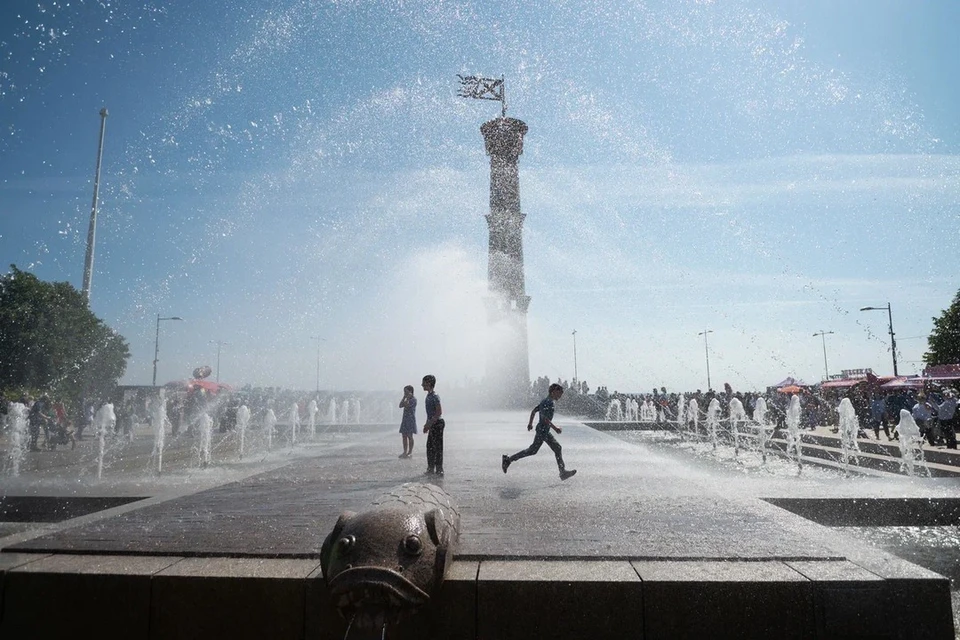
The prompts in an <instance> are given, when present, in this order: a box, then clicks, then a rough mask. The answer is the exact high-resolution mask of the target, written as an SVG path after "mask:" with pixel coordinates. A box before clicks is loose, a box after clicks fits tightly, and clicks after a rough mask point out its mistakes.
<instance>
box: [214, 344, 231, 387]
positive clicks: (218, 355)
mask: <svg viewBox="0 0 960 640" xmlns="http://www.w3.org/2000/svg"><path fill="white" fill-rule="evenodd" d="M210 344H215V345H217V382H218V383H219V382H220V347H223V346H227V347H229V346H230V343H229V342H224V341H223V340H211V341H210Z"/></svg>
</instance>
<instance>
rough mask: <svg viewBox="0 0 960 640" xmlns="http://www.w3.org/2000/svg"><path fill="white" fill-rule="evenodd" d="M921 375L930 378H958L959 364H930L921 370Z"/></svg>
mask: <svg viewBox="0 0 960 640" xmlns="http://www.w3.org/2000/svg"><path fill="white" fill-rule="evenodd" d="M923 377H924V378H929V379H931V380H960V364H932V365H930V366H929V367H927V368H926V369H924V370H923Z"/></svg>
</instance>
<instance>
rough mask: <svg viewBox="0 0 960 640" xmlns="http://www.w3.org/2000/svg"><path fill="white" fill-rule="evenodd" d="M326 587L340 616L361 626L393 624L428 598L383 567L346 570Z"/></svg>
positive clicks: (363, 627)
mask: <svg viewBox="0 0 960 640" xmlns="http://www.w3.org/2000/svg"><path fill="white" fill-rule="evenodd" d="M328 587H329V589H330V595H331V596H332V597H333V600H334V602H335V603H336V606H337V609H338V610H339V611H340V615H342V616H343V617H344V619H346V620H351V621H353V624H355V625H356V626H357V628H360V629H376V628H380V627H382V626H383V625H385V624H396V623H397V622H399V621H400V620H401V619H402V618H405V617H407V616H408V615H410V614H412V613H413V612H415V611H416V610H417V609H419V608H420V607H421V606H423V605H425V604H426V603H427V602H429V601H430V595H429V594H428V593H426V592H425V591H423V590H422V589H420V588H419V587H418V586H416V585H415V584H413V583H412V582H410V581H409V580H407V579H406V578H405V577H404V576H403V575H402V574H400V573H399V572H397V571H394V570H392V569H386V568H384V567H355V568H350V569H345V570H344V571H341V572H340V573H338V574H337V575H335V576H334V577H333V578H331V579H330V582H329V583H328Z"/></svg>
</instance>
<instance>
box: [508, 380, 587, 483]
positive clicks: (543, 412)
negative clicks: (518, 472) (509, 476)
mask: <svg viewBox="0 0 960 640" xmlns="http://www.w3.org/2000/svg"><path fill="white" fill-rule="evenodd" d="M562 396H563V387H561V386H560V385H559V384H556V383H554V384H551V385H550V389H549V393H548V395H547V397H546V398H544V399H543V400H541V401H540V404H538V405H537V406H535V407H534V408H533V411H531V412H530V420H529V421H528V422H527V431H531V430H532V429H533V416H534V415H536V414H537V413H538V412H539V413H540V420H539V421H538V422H537V432H536V434H535V435H534V437H533V444H531V445H530V446H529V447H527V448H526V449H524V450H523V451H518V452H517V453H515V454H513V455H512V456H507V455H504V456H502V463H501V467H502V468H503V472H504V473H506V472H507V469H508V468H509V467H510V465H511V464H512V463H514V462H516V461H517V460H519V459H520V458H526V457H527V456H532V455H536V453H537V451H539V450H540V446H541V445H542V444H543V443H544V442H546V443H547V446H548V447H550V448H551V449H553V454H554V455H555V456H556V457H557V467H559V468H560V479H561V480H566V479H567V478H570V477H572V476H573V475H574V474H575V473H576V472H577V470H576V469H571V470H569V471H567V469H566V466H565V465H564V463H563V455H562V449H563V448H562V447H561V446H560V443H559V442H557V439H556V438H554V437H553V434H552V433H550V429H553V430H554V431H556V432H557V433H562V432H563V430H562V429H561V428H560V427H558V426H556V425H555V424H553V412H554V403H556V401H557V400H559V399H560V398H561V397H562Z"/></svg>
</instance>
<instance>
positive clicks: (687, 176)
mask: <svg viewBox="0 0 960 640" xmlns="http://www.w3.org/2000/svg"><path fill="white" fill-rule="evenodd" d="M665 4H670V3H665ZM854 4H856V3H854ZM858 6H859V5H858ZM865 6H866V5H863V7H865ZM863 7H861V9H863ZM955 10H956V9H955V8H953V9H951V8H950V7H949V6H947V5H945V4H944V5H939V4H937V3H933V4H932V5H930V6H928V7H925V8H923V9H922V10H920V9H914V10H912V11H914V12H916V13H911V15H913V16H914V18H913V20H920V23H919V24H918V23H914V22H909V21H905V20H903V14H902V12H903V11H905V9H903V8H900V7H896V6H890V7H886V8H878V9H873V10H871V11H870V12H868V13H864V11H866V10H865V9H863V10H862V11H860V12H857V11H855V10H853V9H850V10H849V11H848V13H844V14H842V15H841V16H840V17H839V18H838V17H837V16H836V14H831V13H829V11H828V10H827V9H825V8H823V7H820V6H819V5H817V6H815V7H814V8H811V9H809V10H801V9H800V8H797V7H789V8H787V9H780V10H771V9H766V8H762V7H761V5H760V4H759V3H757V4H756V5H754V4H753V3H749V2H739V3H727V4H724V5H723V6H720V5H719V3H718V4H710V3H704V4H684V5H679V6H676V7H674V6H669V7H668V6H662V7H661V6H657V5H656V4H649V5H630V6H627V5H620V4H618V3H606V4H604V3H598V4H597V6H596V7H595V8H594V9H592V10H591V11H586V12H584V13H582V14H580V13H578V14H576V15H574V13H566V12H565V10H564V9H562V8H561V9H557V10H555V11H554V12H553V13H550V14H549V15H544V14H542V13H541V14H535V13H534V12H533V11H532V10H530V11H521V12H519V13H518V14H516V15H514V17H512V18H511V19H509V20H500V21H499V22H497V28H496V29H493V28H477V25H489V24H491V23H493V22H494V20H493V18H494V16H493V15H492V14H491V13H488V11H491V10H490V9H488V8H486V7H484V6H482V5H479V4H470V3H465V4H463V5H460V6H459V9H457V8H453V7H449V8H448V7H441V6H439V5H437V6H434V5H429V4H421V5H411V6H410V7H399V6H397V7H394V6H392V5H389V6H388V5H381V6H378V7H365V8H361V7H357V6H348V5H332V4H331V5H327V4H324V3H314V2H292V3H274V4H271V5H270V6H269V7H268V8H263V9H260V8H247V9H246V10H245V11H238V12H237V15H227V16H224V15H222V13H223V12H218V11H216V8H215V7H214V6H212V5H211V7H209V8H204V9H202V10H199V11H198V10H197V9H196V8H195V7H193V6H192V5H191V6H188V5H187V3H183V4H180V3H172V4H171V5H170V6H169V7H168V8H167V9H166V10H165V12H163V13H156V12H141V11H140V10H139V9H130V8H126V9H120V10H116V11H115V12H114V13H113V18H112V22H106V21H105V22H104V24H100V23H99V22H98V21H99V19H100V18H102V17H103V16H100V15H99V14H98V13H97V12H98V11H101V9H97V8H93V9H91V13H90V14H89V15H81V14H79V13H62V14H60V15H61V18H62V22H63V24H62V25H59V27H63V28H69V31H70V34H68V35H62V36H60V37H59V40H57V41H52V43H51V42H47V43H46V44H45V46H43V47H40V46H39V42H40V41H39V40H36V39H33V40H31V39H29V38H27V39H19V40H18V39H13V38H2V39H4V40H5V41H11V42H14V43H15V45H14V46H15V47H16V48H15V49H14V53H15V55H14V56H13V57H12V58H11V60H12V62H11V63H10V64H9V65H8V67H7V68H8V69H9V73H11V74H12V78H13V79H14V80H15V81H16V85H15V87H14V88H11V87H10V86H9V85H6V86H5V94H4V97H3V102H2V103H0V104H2V108H3V110H4V112H5V114H8V115H9V116H10V118H9V119H8V122H11V123H12V124H11V127H10V130H9V135H8V136H4V138H3V141H2V142H0V145H2V146H0V169H2V175H4V176H5V178H4V179H3V182H2V183H0V189H2V191H0V194H2V198H3V201H4V203H5V205H7V206H6V207H4V208H5V213H4V221H3V229H2V238H0V252H2V253H3V255H5V256H7V260H8V261H9V262H16V263H17V264H18V266H20V267H21V268H24V269H28V270H31V271H34V272H35V273H36V274H37V275H38V276H40V277H42V278H45V279H51V280H64V279H66V280H70V281H72V282H74V283H75V284H77V285H79V281H80V277H81V267H82V263H83V250H84V241H85V230H86V227H85V224H86V217H87V216H88V215H89V198H90V189H89V188H88V185H89V182H90V180H91V178H92V164H93V151H94V148H95V137H96V133H97V131H96V127H97V116H96V113H97V111H98V110H99V108H100V106H102V105H104V104H105V105H107V106H108V107H109V108H110V111H111V118H110V120H109V122H108V130H107V144H106V152H105V161H104V178H103V193H102V199H103V203H102V212H101V218H100V229H99V236H98V253H97V262H96V267H95V274H94V282H93V303H92V304H93V309H94V311H95V312H96V313H98V315H100V316H101V317H103V318H104V319H105V320H106V321H107V322H108V323H109V324H111V326H113V327H115V328H116V329H117V330H118V331H120V332H121V333H122V334H123V335H124V336H126V337H127V339H128V340H129V342H130V344H131V350H132V353H133V359H132V360H131V362H130V366H129V368H128V373H127V376H126V377H125V379H124V381H123V382H125V383H145V382H147V381H148V380H149V377H150V368H151V361H152V357H153V353H152V349H153V329H154V324H153V319H154V318H155V315H156V313H162V314H170V315H179V316H182V317H184V318H185V319H186V320H185V322H184V323H170V324H165V325H164V326H163V333H162V336H161V362H160V374H159V378H160V379H161V380H168V379H175V378H182V377H184V376H185V375H186V374H187V373H188V372H189V371H190V370H191V369H192V368H193V367H195V366H197V365H200V364H213V362H212V361H213V360H214V358H215V349H216V347H215V346H212V345H210V344H209V341H210V340H216V339H220V340H226V341H228V342H230V343H231V346H230V347H229V348H225V349H224V350H223V354H222V366H221V374H222V375H221V377H222V379H224V380H227V381H230V382H234V383H237V384H243V383H246V382H250V383H253V384H263V385H281V386H287V387H295V388H303V389H311V388H313V386H314V384H315V382H316V380H315V375H316V374H315V367H316V348H317V344H316V342H313V341H311V340H310V336H321V337H323V338H324V341H323V342H321V344H320V351H321V363H322V368H321V369H322V370H321V386H322V387H324V388H356V389H364V388H393V387H396V388H397V389H399V388H400V387H401V386H402V385H403V384H409V383H415V382H416V381H417V379H418V378H419V376H422V374H423V373H426V372H427V371H432V372H434V373H436V374H438V375H439V376H440V378H441V386H440V388H441V390H442V388H443V381H444V380H446V381H448V382H451V383H453V382H458V383H463V382H465V381H467V380H469V379H478V378H480V377H482V374H483V372H484V369H485V365H484V353H483V349H484V343H483V341H482V340H481V339H479V338H480V336H482V334H483V331H484V327H485V317H484V313H485V310H484V308H483V302H482V297H483V295H484V293H485V282H484V278H485V271H486V228H485V224H484V221H483V217H482V216H483V215H485V214H486V213H487V211H488V199H487V198H488V196H487V186H488V174H487V171H488V161H487V159H486V157H485V155H484V152H483V141H482V138H481V136H480V135H479V131H478V127H479V125H480V123H482V122H484V121H486V120H488V119H489V118H491V117H493V116H494V115H495V114H496V109H497V107H498V105H495V104H490V105H484V104H477V103H468V102H465V101H462V100H458V99H457V98H456V96H455V89H456V86H455V84H456V83H455V76H454V74H455V73H456V72H485V73H499V72H502V73H504V75H505V76H506V77H507V80H508V99H509V101H510V112H509V113H510V115H514V116H516V117H518V118H521V119H523V120H525V121H526V122H527V123H528V124H529V125H530V134H529V135H528V136H527V139H526V140H525V151H524V156H523V158H522V160H521V162H520V184H521V205H522V208H523V212H524V213H525V214H526V215H527V218H526V221H525V228H526V230H527V233H526V236H525V245H524V248H525V266H526V278H527V292H528V294H529V295H530V296H531V297H532V298H533V302H532V304H531V307H530V314H529V336H530V354H531V357H530V360H531V361H530V370H531V375H532V376H534V377H536V376H538V375H543V374H547V375H550V376H551V377H552V378H556V377H557V376H561V377H564V378H567V379H569V378H572V377H573V350H572V340H571V336H570V332H571V331H572V330H573V329H577V330H578V334H577V338H578V367H579V375H580V378H581V379H585V380H587V381H588V382H590V383H592V386H594V387H595V386H596V385H597V384H604V385H607V386H608V387H609V388H610V389H611V390H614V389H620V390H646V389H649V388H650V387H652V386H654V385H656V386H660V385H666V386H668V387H669V388H671V389H690V388H696V387H703V386H705V379H704V378H705V375H704V372H703V371H702V366H701V363H702V356H703V351H702V347H703V345H702V342H700V341H699V340H698V339H697V338H696V333H697V332H698V331H702V330H703V329H704V328H710V329H712V330H713V331H714V333H713V334H711V337H710V340H711V345H710V346H711V371H712V374H713V377H714V380H715V381H729V382H730V383H731V384H733V385H734V387H736V388H747V387H758V386H764V385H766V384H769V383H770V382H773V381H776V380H779V379H781V378H782V377H783V376H784V375H786V374H791V375H795V376H797V377H801V378H805V379H808V380H816V379H818V377H819V376H820V374H821V371H822V361H821V353H820V352H819V351H818V349H817V347H818V345H817V344H816V342H815V341H813V340H812V338H810V334H811V333H812V332H813V331H816V330H818V329H821V328H824V329H829V330H833V331H835V332H836V335H835V336H833V337H832V338H831V341H830V345H829V349H830V360H831V364H832V368H833V369H835V370H838V369H839V368H843V367H861V366H871V367H873V368H874V369H875V370H877V371H884V372H885V371H887V370H888V369H889V354H888V353H887V352H886V351H885V345H884V341H883V337H884V333H885V323H884V318H883V317H882V314H866V315H863V314H858V313H855V310H856V309H857V308H859V307H861V306H868V305H881V304H884V303H885V302H887V301H890V302H891V303H892V305H893V308H894V313H895V321H896V325H897V332H898V335H899V336H901V337H904V338H906V337H910V336H918V335H924V334H925V333H926V332H927V331H928V330H929V325H930V317H931V316H933V315H937V314H938V312H939V310H940V309H942V308H944V307H945V306H946V305H947V304H948V303H949V300H950V299H951V298H952V296H953V294H954V293H955V287H956V282H957V281H958V280H957V275H958V273H957V271H958V269H957V267H955V266H954V265H953V264H951V263H946V264H945V263H944V261H943V260H941V259H940V257H939V253H938V252H937V251H934V250H929V251H927V250H920V251H918V247H919V248H921V249H926V248H928V247H929V246H930V245H931V244H933V243H934V242H935V241H937V240H938V239H939V242H941V243H943V244H942V245H941V246H942V250H943V253H948V254H955V253H956V250H957V248H958V239H957V236H956V234H953V235H944V236H939V235H938V234H937V232H936V221H941V220H950V219H953V220H956V216H957V211H956V208H955V207H956V205H955V203H956V202H957V201H958V197H957V196H958V191H960V187H958V184H957V179H956V175H958V171H957V169H958V168H960V163H958V161H957V158H956V153H957V151H958V137H957V128H956V127H957V125H956V123H957V122H960V119H958V118H957V117H956V116H957V113H956V105H957V104H960V101H958V100H957V99H956V98H957V96H956V91H957V90H956V88H954V85H955V83H953V85H950V83H940V82H938V81H937V80H938V76H937V75H936V74H935V72H934V71H931V69H934V70H935V69H941V70H942V71H941V72H942V73H947V74H948V75H949V73H948V72H949V69H950V68H951V67H950V65H951V64H952V65H956V62H955V61H954V62H951V60H953V58H954V56H952V53H951V51H950V49H949V47H948V46H947V45H946V44H942V43H941V41H940V40H939V36H938V33H939V32H938V31H936V30H935V29H933V28H932V27H931V26H930V25H933V24H936V23H938V22H940V23H945V24H949V16H947V15H945V12H946V13H949V12H950V11H955ZM458 11H460V13H458ZM917 14H919V16H920V17H919V18H918V17H916V15H917ZM865 17H866V19H865ZM44 19H47V18H44ZM898 22H899V23H902V25H903V26H902V32H901V34H900V35H901V38H900V40H899V43H900V44H898V45H896V46H894V45H892V44H891V45H885V46H887V47H889V48H880V49H877V47H876V46H875V45H876V42H874V39H875V38H876V39H879V38H880V35H882V34H885V33H887V30H888V29H890V28H891V26H890V25H893V24H897V23H898ZM0 23H2V24H4V25H10V26H5V27H3V28H4V29H5V30H7V29H11V30H14V31H18V32H20V31H23V32H24V33H33V31H32V30H30V29H26V28H25V26H24V21H23V20H22V19H20V20H16V19H12V20H6V19H4V20H0ZM32 24H36V22H34V23H32ZM134 25H135V26H137V27H138V30H139V33H142V34H146V35H144V36H138V37H134V36H132V35H131V33H133V31H131V29H130V27H131V26H134ZM92 33H99V34H100V37H101V40H102V42H101V44H99V45H93V44H90V42H92V41H90V40H87V39H85V36H86V35H89V34H92ZM3 35H4V36H6V35H9V34H7V33H6V32H5V33H4V34H3ZM601 36H603V37H601ZM31 37H34V38H35V37H39V36H31ZM71 38H73V39H71ZM201 42H202V43H203V47H202V48H201V44H200V43H201ZM211 42H212V43H213V44H215V45H216V46H208V45H210V44H211ZM944 42H945V41H944ZM931 43H932V44H931ZM921 44H923V45H924V46H927V45H930V49H929V51H930V52H929V53H927V54H926V57H924V55H921V54H920V53H919V51H920V50H921ZM160 45H163V47H162V48H161V46H160ZM58 47H60V48H63V47H72V48H70V49H69V51H68V55H64V56H55V55H53V53H52V52H53V51H55V50H56V49H57V48H58ZM107 49H110V51H109V52H107ZM382 52H389V54H390V55H389V56H384V55H380V54H381V53H382ZM29 54H32V55H33V57H34V58H35V59H36V60H35V61H33V62H31V61H30V60H29V59H28V57H27V56H28V55H29ZM109 55H113V56H114V57H113V58H110V57H109ZM878 57H879V59H878ZM41 64H42V65H43V71H42V72H41V71H40V70H39V66H40V65H41ZM451 65H454V66H451ZM952 68H954V69H955V68H956V67H955V66H954V67H952ZM920 70H923V72H921V71H920ZM905 87H908V88H909V90H905ZM64 96H66V98H65V97H64ZM21 98H22V99H23V101H22V102H21V101H20V99H21ZM146 98H149V99H146ZM84 104H89V105H90V106H89V109H88V111H89V113H87V112H86V111H84V110H83V107H82V105H84ZM20 228H23V229H25V231H24V232H23V233H20V232H19V231H18V230H19V229H20ZM874 315H875V317H874ZM428 335H429V336H430V337H429V339H428V337H427V336H428ZM924 346H925V345H924V342H923V341H922V340H914V341H903V342H901V343H900V347H901V351H902V360H903V361H906V362H908V363H909V362H910V361H917V360H919V359H920V354H921V353H922V351H923V349H924ZM916 366H918V365H916V364H908V365H906V366H904V371H906V372H911V370H912V368H914V367H916Z"/></svg>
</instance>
